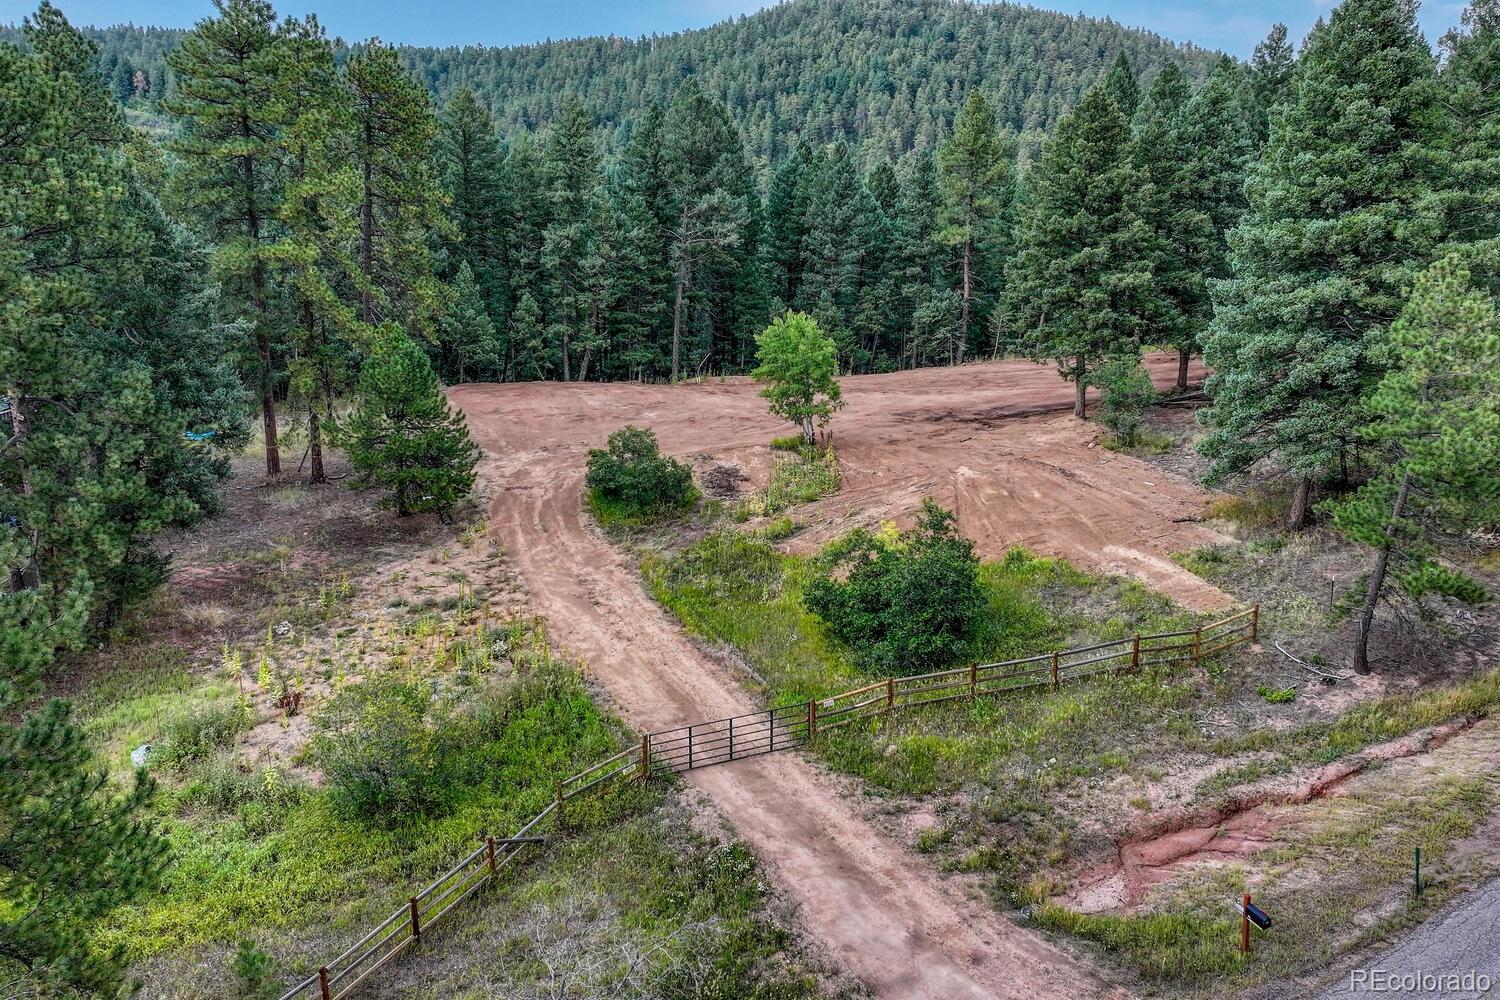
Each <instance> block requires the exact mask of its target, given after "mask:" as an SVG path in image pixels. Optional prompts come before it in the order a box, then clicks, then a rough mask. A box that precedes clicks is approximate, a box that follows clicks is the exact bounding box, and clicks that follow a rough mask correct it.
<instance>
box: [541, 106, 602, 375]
mask: <svg viewBox="0 0 1500 1000" xmlns="http://www.w3.org/2000/svg"><path fill="white" fill-rule="evenodd" d="M545 148H546V152H545V154H544V159H543V163H544V169H545V173H546V178H547V200H548V206H549V220H548V223H547V228H546V230H545V232H544V233H543V235H542V241H543V244H542V245H543V249H542V265H543V269H544V271H545V272H546V275H547V281H546V286H545V287H546V291H547V315H548V319H549V320H550V322H551V325H552V328H553V329H554V330H555V331H556V338H555V339H556V340H557V343H556V345H555V347H556V350H557V354H558V358H559V360H560V365H559V369H560V371H561V374H562V380H563V381H564V382H568V381H571V379H572V377H573V376H572V354H573V352H574V351H575V350H577V349H578V344H579V342H580V341H581V340H582V339H583V338H584V337H585V336H587V331H588V329H589V289H588V278H587V275H586V273H585V266H586V262H587V261H588V260H589V259H590V257H591V256H592V255H594V254H595V253H596V249H597V248H596V246H595V244H596V241H597V239H598V234H597V233H596V232H595V231H594V228H593V213H594V209H595V205H596V199H597V195H598V191H599V187H600V185H601V184H602V183H603V180H604V178H603V174H602V173H601V172H600V168H599V150H598V144H597V139H596V138H595V135H594V123H593V120H592V119H591V118H590V116H589V113H588V111H587V109H585V108H584V106H583V103H582V102H581V101H579V100H578V99H577V98H576V97H571V96H570V97H569V98H568V99H567V100H565V101H564V102H563V106H562V110H561V112H560V113H559V115H558V118H557V120H556V121H554V122H553V123H552V125H551V127H550V128H548V129H547V138H546V147H545Z"/></svg>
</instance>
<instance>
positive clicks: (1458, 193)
mask: <svg viewBox="0 0 1500 1000" xmlns="http://www.w3.org/2000/svg"><path fill="white" fill-rule="evenodd" d="M1443 49H1444V51H1445V55H1446V58H1445V59H1444V60H1443V74H1442V83H1443V87H1444V92H1445V97H1446V100H1447V102H1448V104H1449V106H1450V107H1451V108H1452V110H1453V115H1452V130H1451V133H1450V135H1449V136H1448V138H1447V141H1446V142H1445V143H1443V149H1444V154H1445V156H1446V157H1447V158H1448V159H1447V162H1446V163H1445V164H1444V166H1445V169H1446V171H1447V174H1448V181H1447V183H1445V184H1443V185H1441V186H1440V187H1439V188H1438V189H1437V190H1436V191H1434V193H1433V199H1432V200H1433V203H1434V204H1433V210H1434V211H1436V212H1438V213H1440V215H1441V218H1442V227H1443V231H1444V232H1445V233H1446V234H1447V236H1448V239H1449V240H1451V241H1453V243H1454V244H1455V245H1456V247H1457V248H1459V249H1462V251H1463V252H1464V253H1465V255H1466V256H1467V258H1468V259H1469V260H1470V261H1471V262H1472V264H1473V268H1474V270H1475V271H1476V274H1475V278H1476V280H1479V281H1481V282H1482V283H1483V284H1484V286H1485V287H1486V288H1487V289H1489V291H1490V293H1491V294H1495V293H1496V292H1500V91H1497V89H1496V87H1495V81H1496V80H1497V79H1500V4H1497V3H1496V2H1495V0H1474V2H1473V3H1470V4H1469V6H1468V7H1467V8H1466V9H1465V10H1464V14H1463V28H1462V30H1454V31H1451V32H1449V33H1448V34H1447V35H1446V36H1445V37H1444V38H1443Z"/></svg>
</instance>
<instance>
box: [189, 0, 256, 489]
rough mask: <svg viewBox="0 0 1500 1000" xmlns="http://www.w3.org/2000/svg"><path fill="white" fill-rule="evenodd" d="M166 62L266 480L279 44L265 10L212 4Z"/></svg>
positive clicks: (248, 2) (244, 3) (228, 2)
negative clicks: (251, 357)
mask: <svg viewBox="0 0 1500 1000" xmlns="http://www.w3.org/2000/svg"><path fill="white" fill-rule="evenodd" d="M214 6H215V9H216V10H217V11H218V16H217V17H211V18H208V19H206V20H204V21H200V22H199V23H198V25H197V26H196V27H195V28H194V29H193V31H192V32H190V33H189V34H188V35H186V36H185V37H184V38H183V40H182V44H181V45H180V46H178V48H177V49H176V51H174V52H173V53H172V54H171V56H170V57H169V64H170V65H171V67H172V71H173V73H174V74H176V78H177V93H176V96H175V97H174V98H173V99H172V100H170V101H168V102H167V104H166V107H167V110H168V111H169V112H170V113H171V114H172V115H174V116H175V117H176V118H177V119H178V120H179V122H180V125H181V127H180V130H179V133H178V136H177V138H176V139H175V140H174V141H173V142H172V144H171V147H172V150H173V152H174V153H176V155H177V157H178V158H179V161H180V164H181V166H180V168H179V170H178V171H177V174H176V178H177V181H178V183H179V185H180V187H181V191H182V197H183V199H184V200H185V202H186V204H187V205H188V207H189V208H190V210H191V211H192V212H193V213H194V214H195V215H196V216H198V218H199V219H201V220H202V222H203V225H204V227H205V229H206V230H207V232H208V233H209V235H210V236H211V238H212V239H213V240H214V244H215V248H216V249H215V255H214V256H215V260H214V266H215V269H216V270H217V271H218V273H219V274H220V275H221V276H222V279H223V281H224V285H225V289H226V291H227V292H228V293H229V295H230V297H231V301H232V302H234V303H236V304H237V305H238V307H239V308H238V311H239V312H240V313H241V314H242V315H244V316H245V317H246V318H247V320H248V322H249V325H250V329H251V335H252V337H253V341H254V347H255V371H256V381H257V384H258V395H259V396H260V404H261V421H262V427H263V431H264V434H265V448H266V474H267V475H272V476H274V475H278V474H279V473H280V472H281V451H280V448H279V445H278V442H277V426H276V390H277V383H278V380H279V378H280V376H281V374H282V372H281V361H280V359H279V358H278V356H277V354H278V348H279V344H278V343H277V342H276V338H275V334H276V329H275V327H276V321H275V317H274V316H273V311H274V303H273V299H274V297H275V295H276V291H275V289H274V288H272V286H271V277H270V274H269V270H270V269H269V265H268V263H267V260H266V254H267V252H268V250H267V248H268V246H269V244H270V243H271V242H272V241H273V240H274V239H275V238H276V232H275V219H276V216H277V213H278V212H279V211H280V208H281V199H282V188H283V182H284V177H283V174H282V171H281V169H280V163H279V160H278V157H277V150H276V141H277V136H278V133H279V131H280V129H281V126H282V124H283V123H282V121H281V120H280V118H279V114H280V112H281V110H282V107H281V105H279V104H278V103H277V102H276V101H274V100H273V95H274V90H275V82H276V72H277V64H278V60H279V51H278V49H279V39H278V37H277V33H276V14H275V11H273V10H272V8H271V5H270V4H269V3H267V2H266V0H214Z"/></svg>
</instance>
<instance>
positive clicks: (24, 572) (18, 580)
mask: <svg viewBox="0 0 1500 1000" xmlns="http://www.w3.org/2000/svg"><path fill="white" fill-rule="evenodd" d="M10 391H11V393H12V395H11V396H10V434H11V441H12V444H11V447H14V448H19V447H21V445H22V443H23V442H24V441H25V439H26V415H25V414H24V413H22V412H21V393H20V392H19V391H18V390H15V389H12V390H10ZM17 464H18V465H19V467H20V470H21V495H22V496H26V497H29V496H31V481H30V479H29V478H28V477H27V475H26V466H25V465H24V464H21V463H17ZM37 540H38V535H37V532H36V531H35V530H33V531H32V532H31V551H30V552H29V553H27V556H28V560H27V563H26V565H25V566H22V567H21V568H20V569H18V570H16V571H15V572H14V573H12V574H11V578H10V589H11V590H12V591H19V590H28V589H30V588H32V587H38V586H41V583H42V576H41V569H40V567H39V566H38V564H37V559H36V548H37Z"/></svg>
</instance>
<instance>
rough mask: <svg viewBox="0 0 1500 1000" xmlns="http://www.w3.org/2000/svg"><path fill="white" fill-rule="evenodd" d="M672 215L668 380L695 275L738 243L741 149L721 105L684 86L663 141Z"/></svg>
mask: <svg viewBox="0 0 1500 1000" xmlns="http://www.w3.org/2000/svg"><path fill="white" fill-rule="evenodd" d="M662 144H663V149H664V153H665V156H664V158H665V161H666V162H667V163H668V164H669V170H670V173H669V174H668V176H669V179H670V180H669V187H668V190H669V191H670V192H671V204H672V209H673V221H672V227H671V230H670V232H669V236H668V246H669V248H670V257H671V261H672V267H673V277H674V281H673V284H674V293H673V306H672V380H673V381H674V382H675V381H677V379H678V378H679V377H680V376H681V373H682V342H683V340H684V338H685V336H686V335H687V333H688V332H689V325H690V324H691V323H692V321H693V318H694V317H693V315H692V313H693V305H694V301H693V299H694V295H695V291H696V290H697V288H698V278H699V272H700V271H701V270H702V269H703V268H704V267H705V266H706V265H708V264H709V263H712V262H713V261H714V260H715V258H717V257H719V256H721V255H722V254H724V253H725V252H726V251H728V250H729V249H730V248H732V247H735V246H738V245H739V243H740V242H741V240H742V238H743V229H744V226H745V222H746V218H747V214H748V208H747V206H746V204H745V202H744V198H743V194H742V192H743V190H744V187H743V179H744V171H745V169H746V165H745V157H744V143H743V141H742V140H741V139H740V135H739V133H738V132H737V131H736V130H735V128H734V126H733V125H732V124H731V123H730V121H729V116H728V115H727V114H726V113H725V111H724V108H723V106H722V105H720V104H718V103H716V102H715V101H712V100H710V99H709V98H708V97H706V96H704V94H703V92H702V91H701V90H699V89H698V87H697V85H696V84H695V83H694V82H693V81H692V80H689V81H688V82H687V83H685V84H683V86H682V90H681V91H680V92H679V93H678V95H677V99H676V100H675V101H673V102H672V107H671V110H670V111H669V113H668V115H667V120H666V124H665V130H664V133H663V139H662Z"/></svg>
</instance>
